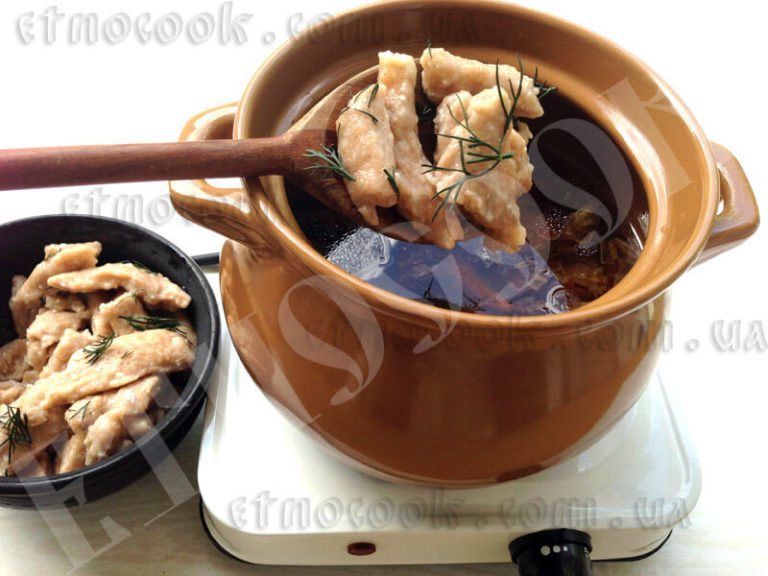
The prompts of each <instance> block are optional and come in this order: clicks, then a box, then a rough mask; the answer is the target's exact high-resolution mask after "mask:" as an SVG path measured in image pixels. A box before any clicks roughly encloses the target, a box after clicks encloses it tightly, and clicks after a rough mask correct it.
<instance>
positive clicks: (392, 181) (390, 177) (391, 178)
mask: <svg viewBox="0 0 768 576" xmlns="http://www.w3.org/2000/svg"><path fill="white" fill-rule="evenodd" d="M384 174H385V175H386V176H387V182H389V185H390V186H392V190H394V192H395V197H396V198H397V199H398V200H399V199H400V188H398V186H397V182H396V181H395V169H394V168H392V172H390V171H389V170H387V169H386V168H384Z"/></svg>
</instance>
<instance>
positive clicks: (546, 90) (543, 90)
mask: <svg viewBox="0 0 768 576" xmlns="http://www.w3.org/2000/svg"><path fill="white" fill-rule="evenodd" d="M533 85H534V86H535V87H536V89H537V90H538V91H539V93H538V94H537V95H536V97H537V98H538V99H539V101H541V99H542V98H544V97H545V96H548V95H549V94H552V93H553V92H557V86H549V85H548V84H547V83H546V82H539V69H538V67H537V68H536V70H535V71H534V73H533Z"/></svg>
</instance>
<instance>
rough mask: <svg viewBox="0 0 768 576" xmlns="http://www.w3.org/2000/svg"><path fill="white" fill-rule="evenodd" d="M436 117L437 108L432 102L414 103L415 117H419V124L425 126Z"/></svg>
mask: <svg viewBox="0 0 768 576" xmlns="http://www.w3.org/2000/svg"><path fill="white" fill-rule="evenodd" d="M436 115H437V108H436V107H435V105H434V104H432V102H430V101H428V100H424V101H423V102H416V116H418V117H419V124H426V123H427V122H431V121H432V120H434V119H435V116H436Z"/></svg>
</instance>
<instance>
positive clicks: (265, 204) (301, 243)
mask: <svg viewBox="0 0 768 576" xmlns="http://www.w3.org/2000/svg"><path fill="white" fill-rule="evenodd" d="M414 4H418V3H414V2H413V0H380V1H377V2H373V3H368V4H365V5H363V6H359V7H355V8H351V9H348V10H344V11H342V12H339V13H336V14H334V15H333V20H334V21H335V22H337V23H338V22H341V21H344V20H347V19H349V18H352V17H357V16H359V15H360V14H362V13H366V12H369V11H372V10H380V9H382V8H385V9H386V8H394V9H396V8H398V7H403V6H408V5H414ZM430 4H435V5H440V6H442V7H451V6H456V7H466V2H464V1H463V0H430ZM472 6H473V7H476V9H478V10H496V11H499V10H500V11H504V12H507V13H515V14H522V15H524V16H525V17H526V18H528V19H536V20H539V21H545V22H548V23H550V24H554V25H556V26H558V27H562V28H566V29H568V30H569V32H571V33H572V34H574V35H576V36H578V37H579V38H582V39H584V40H588V41H590V42H593V43H596V44H598V45H599V46H600V48H601V49H603V50H607V51H612V52H614V53H616V54H618V55H619V56H621V57H622V58H624V59H626V60H629V61H630V62H632V63H633V64H634V65H635V66H636V67H637V68H638V69H639V70H641V71H642V72H643V73H644V74H645V75H646V76H647V77H648V78H649V79H650V80H652V81H653V83H654V84H655V85H656V86H657V87H658V88H659V91H660V92H661V93H662V94H663V95H664V96H665V97H666V98H667V99H668V100H669V102H670V103H671V104H672V106H673V108H674V110H675V113H676V114H677V116H678V117H679V119H680V120H681V121H682V122H683V123H684V124H685V126H686V128H687V129H688V131H689V132H690V134H691V136H692V137H693V139H694V140H695V142H696V143H697V144H698V148H699V149H700V151H701V152H702V155H701V159H702V160H703V162H704V164H705V168H706V186H705V187H704V189H703V190H702V191H701V196H702V201H703V202H702V204H701V206H700V208H699V214H700V216H699V222H698V227H697V228H696V234H695V235H694V236H692V237H691V238H690V239H689V241H688V242H687V244H686V246H685V248H684V249H682V250H681V252H680V254H679V255H678V257H677V259H676V260H675V262H674V264H673V265H672V266H670V267H669V268H668V269H667V270H666V271H665V273H663V274H657V275H656V276H653V277H652V278H651V281H650V282H648V283H643V284H642V285H641V286H638V287H635V288H633V289H632V291H631V292H630V293H629V294H628V295H627V296H625V297H622V298H619V299H616V298H610V297H608V296H609V295H610V294H611V293H615V292H614V291H615V290H616V288H618V287H619V286H621V285H622V283H623V282H624V281H625V280H626V278H624V279H622V280H621V281H620V282H619V284H617V286H616V287H614V288H612V289H611V290H609V291H608V292H606V293H605V294H604V295H602V296H600V297H599V298H597V299H595V300H593V301H592V302H589V303H587V304H585V305H583V306H581V307H580V308H577V309H576V310H573V311H570V312H565V313H562V314H550V315H538V316H491V315H481V314H470V313H466V312H459V311H453V310H446V309H443V308H439V307H436V306H431V305H429V304H425V303H422V302H417V301H414V300H410V299H408V298H405V297H403V296H399V295H396V294H394V293H392V292H389V291H387V290H384V289H382V288H378V287H376V286H374V285H372V284H369V283H368V282H365V281H364V280H360V279H359V278H357V277H355V276H353V275H352V274H350V273H348V272H346V271H345V270H343V269H341V268H339V267H338V266H336V265H335V264H333V263H331V262H330V261H328V260H327V259H326V258H324V257H323V256H322V255H321V254H320V253H319V252H317V251H316V250H315V249H314V248H313V247H312V246H311V245H310V244H309V242H308V241H307V240H306V239H305V238H303V237H302V235H301V234H299V233H297V232H296V231H295V230H294V229H293V228H292V227H291V226H290V225H289V223H288V222H287V221H286V220H285V219H284V218H283V217H282V216H281V215H280V214H279V213H278V211H277V210H274V209H273V208H272V203H271V202H270V200H269V199H268V198H267V196H266V193H265V191H264V188H263V185H262V183H261V181H260V180H259V179H252V178H243V179H242V181H243V185H244V187H245V190H246V191H247V192H248V194H247V195H248V198H249V201H250V202H251V203H252V204H253V205H254V206H257V207H258V208H259V211H260V212H261V213H262V214H263V215H264V218H263V224H264V225H266V226H268V228H269V230H270V233H272V234H273V235H274V237H275V238H276V239H278V242H279V243H280V245H281V247H282V248H283V249H286V250H287V251H288V252H289V253H290V254H291V255H293V256H294V257H296V258H297V259H298V260H300V261H301V263H303V264H304V265H306V266H307V267H309V268H310V269H311V270H312V271H313V272H314V273H315V274H317V275H319V276H323V277H326V278H333V282H335V283H336V284H337V285H338V286H339V287H340V288H342V289H343V290H353V291H355V292H356V293H358V294H359V295H360V296H362V297H363V298H364V299H365V301H366V302H367V303H368V304H369V305H372V306H374V307H376V308H377V309H385V310H386V312H387V313H388V314H390V315H400V316H403V317H404V318H407V319H408V320H410V321H412V322H413V321H414V320H417V321H421V322H432V323H439V324H441V325H442V324H444V323H450V324H451V325H452V326H454V328H460V327H462V326H466V327H471V328H486V329H509V330H521V331H522V330H525V331H551V330H554V331H559V330H572V329H575V328H579V327H586V326H590V327H595V326H597V325H601V324H604V323H607V322H610V321H611V320H613V319H615V318H619V317H622V316H624V315H626V314H630V313H632V312H633V311H635V310H637V309H638V308H640V307H642V306H644V305H646V304H647V303H649V302H651V301H652V300H654V299H655V298H657V297H658V296H659V295H660V294H662V293H663V292H665V291H666V290H667V289H668V288H669V287H670V286H671V285H672V283H673V282H675V280H677V278H679V277H680V276H681V275H682V274H683V273H684V272H685V271H686V270H687V269H688V268H690V267H691V266H692V265H693V264H694V262H695V261H696V259H697V258H698V257H699V255H700V253H701V252H702V250H703V249H704V246H705V245H706V243H707V240H708V239H709V236H710V234H711V231H712V227H713V224H714V219H715V216H716V213H717V207H718V204H719V200H720V198H719V196H720V194H719V179H718V172H717V166H716V164H715V160H714V157H713V154H712V151H711V148H710V144H709V140H708V139H707V137H706V136H705V135H704V132H703V129H702V128H701V126H700V125H699V123H698V122H697V120H696V119H695V117H694V116H693V113H692V112H691V111H690V109H689V108H688V107H687V106H686V105H685V103H684V102H683V100H682V99H681V98H680V97H679V96H678V95H677V94H676V93H675V92H674V90H672V88H671V87H670V86H669V84H668V83H667V82H666V81H664V80H663V79H662V78H661V77H660V76H659V75H658V74H657V73H656V72H654V71H653V70H652V69H651V68H650V67H649V66H648V65H646V64H645V63H644V62H642V61H641V60H640V59H639V58H637V57H636V56H634V55H633V54H631V53H630V52H628V51H627V50H625V49H624V48H622V47H621V46H619V45H618V44H616V43H614V42H613V41H611V40H609V39H607V38H605V37H604V36H602V35H600V34H598V33H596V32H592V31H590V30H588V29H587V28H584V27H583V26H580V25H577V24H574V23H572V22H569V21H568V20H565V19H563V18H560V17H558V16H553V15H550V14H548V13H546V12H543V11H540V10H536V9H532V8H527V7H523V6H519V5H515V4H507V3H504V2H500V1H498V0H475V1H474V2H473V3H472ZM312 32H313V30H312V27H309V28H307V29H305V30H303V31H302V32H301V33H299V34H298V35H297V36H296V37H295V38H293V39H292V40H289V41H287V42H285V43H284V44H283V45H281V46H280V47H279V48H278V49H277V50H275V51H274V52H273V53H272V54H271V55H270V56H269V57H268V58H267V59H266V60H265V61H264V62H263V63H262V65H261V66H260V67H259V68H258V69H257V70H256V72H255V73H254V74H253V76H252V77H251V79H250V81H249V82H248V85H247V86H246V89H245V91H244V93H243V96H242V98H241V99H240V101H239V103H238V107H237V113H236V116H235V121H234V127H233V138H242V137H245V136H243V135H244V134H245V133H246V132H247V126H248V122H247V120H248V112H249V111H250V110H252V109H253V108H254V107H253V105H252V102H253V100H254V96H253V94H254V93H255V92H257V90H258V89H259V85H260V83H261V78H262V75H263V72H264V70H266V69H268V68H271V67H273V66H276V65H279V64H280V61H281V60H282V59H283V58H284V57H285V55H286V54H288V53H290V52H291V51H292V50H293V45H294V44H296V43H299V42H301V41H302V40H305V39H307V38H308V37H309V35H310V34H311V33H312ZM624 150H625V152H626V153H628V154H630V156H634V155H633V154H632V152H631V150H627V149H626V147H624ZM646 193H647V194H648V200H649V203H650V204H651V205H653V204H654V202H653V198H652V197H651V194H650V193H651V191H650V190H646ZM661 193H664V191H663V190H662V191H661ZM659 228H660V224H659V222H658V217H656V215H655V214H653V209H652V212H651V222H650V225H649V230H648V237H647V239H646V242H645V246H644V247H643V251H642V252H641V254H640V256H639V258H638V260H637V262H636V263H635V264H634V265H633V269H635V268H636V267H637V266H638V265H639V264H641V263H643V262H646V261H648V260H650V258H652V257H653V254H652V253H649V251H648V250H647V249H646V247H647V246H648V245H649V244H650V243H651V240H652V239H653V238H654V237H656V236H658V235H660V231H659ZM631 273H632V271H631V270H630V274H631Z"/></svg>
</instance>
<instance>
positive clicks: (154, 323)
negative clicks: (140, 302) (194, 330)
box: [120, 316, 189, 336]
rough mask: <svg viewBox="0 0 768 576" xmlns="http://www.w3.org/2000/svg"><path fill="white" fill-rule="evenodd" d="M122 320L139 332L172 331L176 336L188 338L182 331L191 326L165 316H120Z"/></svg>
mask: <svg viewBox="0 0 768 576" xmlns="http://www.w3.org/2000/svg"><path fill="white" fill-rule="evenodd" d="M120 318H121V319H122V320H125V321H126V322H128V324H130V326H131V328H133V329H134V330H138V331H139V332H143V331H145V330H170V331H171V332H175V333H176V334H181V335H182V336H186V334H187V333H186V331H185V330H183V329H182V326H189V324H187V323H186V322H181V321H180V320H176V319H175V318H165V317H163V316H120Z"/></svg>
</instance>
